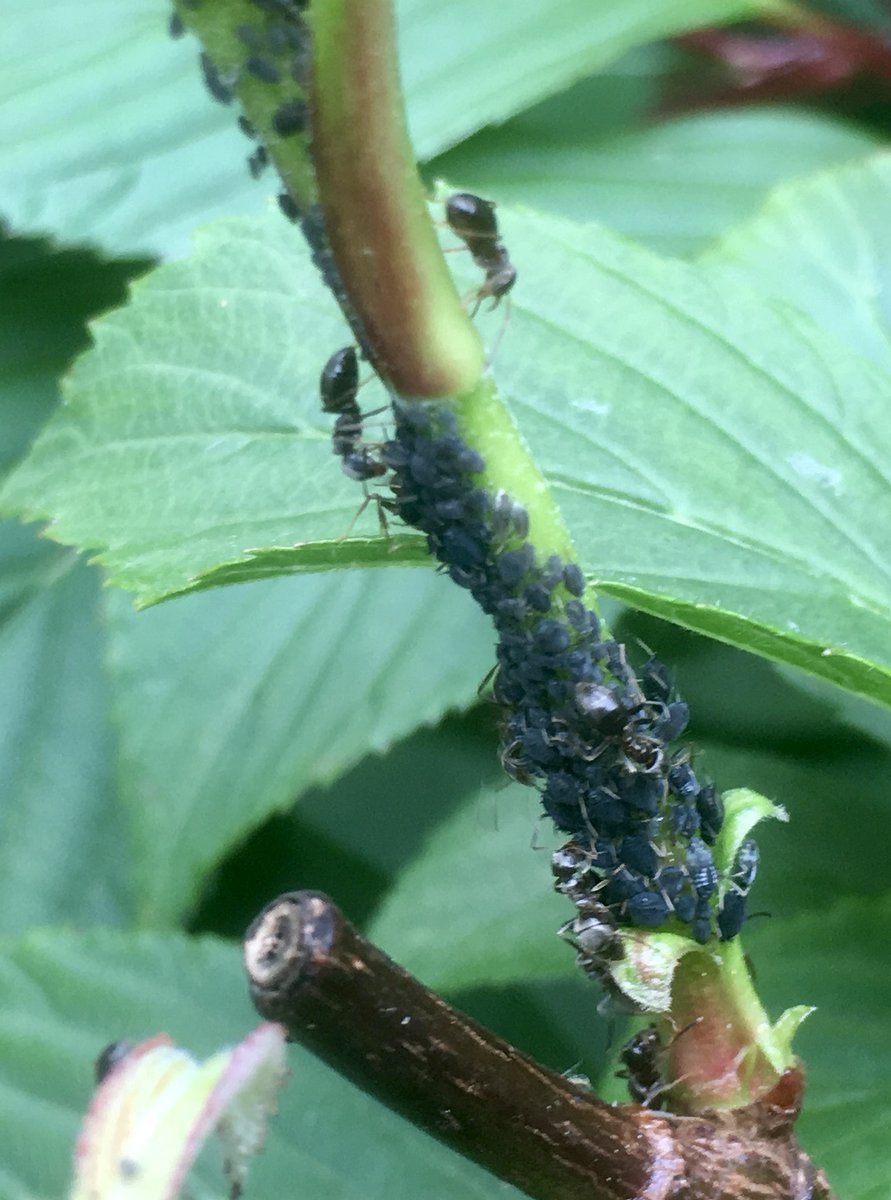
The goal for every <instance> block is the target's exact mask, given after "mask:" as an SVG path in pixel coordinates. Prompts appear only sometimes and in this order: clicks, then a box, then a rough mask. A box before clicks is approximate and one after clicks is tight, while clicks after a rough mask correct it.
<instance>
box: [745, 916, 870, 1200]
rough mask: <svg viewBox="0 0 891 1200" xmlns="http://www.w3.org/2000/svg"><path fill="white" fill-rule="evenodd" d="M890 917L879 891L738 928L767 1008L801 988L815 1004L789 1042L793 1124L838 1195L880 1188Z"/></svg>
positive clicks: (853, 1198) (860, 1195)
mask: <svg viewBox="0 0 891 1200" xmlns="http://www.w3.org/2000/svg"><path fill="white" fill-rule="evenodd" d="M889 919H891V901H889V900H887V899H886V900H885V902H884V903H881V904H879V903H876V902H875V901H871V902H869V901H860V900H844V901H840V902H837V903H835V904H834V905H833V906H832V907H831V908H830V909H829V911H827V912H825V913H821V914H818V915H807V916H804V915H803V916H801V917H799V918H797V919H792V920H787V921H782V922H781V921H776V922H772V923H771V924H770V926H762V927H761V929H760V930H758V931H757V933H753V934H751V935H747V936H746V946H747V949H748V950H749V951H750V953H751V954H752V957H753V959H754V961H755V965H756V968H757V971H758V987H759V990H760V991H761V992H762V994H763V995H764V996H765V997H766V999H767V1001H768V1002H769V1003H770V1004H771V1006H773V1007H780V1006H781V1005H783V1004H786V1003H788V1002H789V1001H790V1000H792V999H797V998H799V997H802V996H804V997H806V998H807V999H808V1001H811V1002H812V1003H813V1004H814V1005H815V1006H816V1012H815V1013H814V1015H813V1016H812V1017H810V1018H809V1019H808V1020H807V1021H806V1022H805V1024H804V1026H803V1027H802V1029H801V1031H800V1033H799V1034H798V1036H797V1038H796V1043H795V1044H796V1049H797V1050H798V1052H799V1053H800V1055H801V1057H802V1060H803V1061H804V1064H805V1067H806V1070H807V1097H806V1099H805V1105H804V1111H803V1113H802V1115H801V1118H800V1119H799V1123H798V1132H799V1134H800V1136H801V1139H802V1141H803V1143H804V1146H805V1149H807V1150H808V1151H809V1153H811V1154H812V1155H814V1157H815V1159H816V1161H817V1163H818V1164H819V1165H820V1166H822V1167H825V1169H826V1171H827V1174H828V1175H829V1180H830V1183H831V1184H832V1185H833V1186H834V1187H835V1188H836V1189H837V1193H838V1195H839V1196H844V1198H845V1200H883V1198H884V1196H885V1195H886V1194H887V1190H888V1153H887V1130H888V1122H889V1120H891V1084H889V1080H891V1048H889V1043H888V1037H887V1011H888V995H889V991H891V960H889V956H888V921H889Z"/></svg>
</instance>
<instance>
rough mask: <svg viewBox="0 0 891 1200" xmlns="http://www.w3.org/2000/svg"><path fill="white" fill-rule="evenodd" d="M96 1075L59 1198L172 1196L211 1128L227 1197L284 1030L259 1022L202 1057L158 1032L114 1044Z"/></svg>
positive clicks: (254, 1144) (272, 1100) (239, 1183)
mask: <svg viewBox="0 0 891 1200" xmlns="http://www.w3.org/2000/svg"><path fill="white" fill-rule="evenodd" d="M97 1074H99V1076H100V1081H99V1085H98V1087H97V1089H96V1092H95V1093H94V1095H93V1099H92V1102H91V1104H90V1107H89V1109H88V1111H87V1114H86V1117H85V1118H84V1123H83V1126H82V1128H81V1132H80V1135H79V1137H78V1140H77V1147H76V1150H75V1160H74V1168H75V1177H74V1182H73V1185H72V1188H71V1192H70V1194H69V1200H119V1198H121V1197H123V1196H126V1197H127V1198H128V1200H176V1197H177V1196H179V1194H180V1190H181V1188H182V1185H183V1183H184V1181H185V1178H186V1175H187V1173H188V1171H189V1168H190V1167H191V1166H192V1163H193V1162H194V1161H195V1158H196V1157H197V1155H198V1152H199V1151H200V1149H201V1147H202V1146H203V1145H204V1143H205V1141H206V1140H207V1138H208V1136H209V1135H210V1133H211V1132H212V1131H213V1130H214V1129H216V1130H217V1131H218V1132H219V1134H220V1137H221V1139H222V1141H223V1149H224V1155H225V1170H226V1176H227V1181H228V1184H229V1189H230V1195H231V1196H232V1197H233V1200H234V1198H235V1197H237V1196H239V1195H241V1193H242V1190H243V1187H244V1182H245V1177H246V1171H247V1159H248V1158H249V1157H250V1155H252V1154H255V1153H256V1152H257V1151H258V1150H260V1149H261V1148H262V1146H263V1141H264V1138H265V1133H266V1119H267V1117H268V1115H269V1114H270V1113H271V1112H274V1111H275V1106H276V1096H277V1093H278V1090H279V1088H280V1087H281V1086H282V1084H283V1083H284V1079H285V1075H286V1064H285V1031H284V1029H283V1028H282V1027H281V1026H280V1025H273V1024H264V1025H260V1026H259V1027H258V1028H257V1029H255V1030H253V1032H251V1033H249V1034H248V1035H247V1037H246V1038H245V1039H244V1040H243V1041H241V1042H239V1044H238V1045H237V1046H235V1047H234V1048H229V1049H225V1050H220V1051H218V1052H217V1053H216V1054H214V1055H212V1056H211V1057H210V1058H207V1059H205V1060H204V1061H203V1062H201V1061H199V1060H198V1059H196V1058H195V1057H194V1056H193V1055H192V1054H190V1053H189V1052H188V1051H186V1050H183V1049H181V1048H180V1047H178V1046H175V1045H174V1044H173V1042H172V1040H171V1039H170V1038H169V1037H168V1036H167V1034H159V1035H157V1036H155V1037H153V1038H149V1039H148V1040H147V1041H145V1042H142V1043H140V1044H139V1045H137V1046H133V1047H129V1046H127V1045H126V1043H122V1042H119V1043H115V1044H114V1046H112V1047H109V1048H108V1050H106V1051H103V1053H102V1055H100V1058H99V1061H98V1063H97Z"/></svg>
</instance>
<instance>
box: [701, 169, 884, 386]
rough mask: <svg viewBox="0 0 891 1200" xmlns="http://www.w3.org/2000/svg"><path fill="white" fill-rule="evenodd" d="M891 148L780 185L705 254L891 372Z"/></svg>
mask: <svg viewBox="0 0 891 1200" xmlns="http://www.w3.org/2000/svg"><path fill="white" fill-rule="evenodd" d="M889 206H891V154H888V153H887V151H885V152H881V153H877V154H873V155H871V156H869V157H868V158H866V159H865V160H863V161H861V162H857V163H852V164H850V165H848V166H845V167H838V168H836V169H835V170H831V171H824V172H821V173H820V174H819V175H816V176H814V178H812V179H806V180H799V181H797V182H794V183H788V184H784V185H782V186H781V187H778V188H777V189H776V190H775V191H774V193H773V194H772V195H771V197H770V199H769V200H768V202H767V203H766V204H765V206H764V208H763V209H762V211H761V212H760V213H759V214H758V215H757V216H756V217H754V218H753V219H752V220H751V221H747V222H746V223H745V224H743V225H741V226H740V227H739V228H738V229H735V230H733V231H732V232H731V233H728V234H727V235H726V236H725V237H724V238H722V239H721V240H720V241H719V242H718V243H717V244H716V245H715V246H714V247H713V248H712V249H711V251H710V252H709V253H708V254H707V255H706V256H705V257H704V258H703V260H702V262H703V265H704V266H706V267H707V268H708V269H709V270H710V271H711V272H712V274H713V276H714V277H715V278H716V279H719V280H722V281H726V284H727V286H732V285H733V284H734V283H739V284H742V285H744V286H745V285H747V284H755V285H756V286H757V287H758V289H759V290H760V291H762V292H766V293H767V294H769V295H772V296H776V297H778V298H779V299H781V300H783V301H785V302H787V303H790V304H793V305H794V306H795V307H796V308H798V309H800V310H801V311H802V312H806V313H808V315H809V316H811V317H813V318H814V320H815V321H817V322H818V323H819V324H821V325H822V326H823V327H824V328H826V329H830V330H832V331H833V332H834V333H836V334H837V335H838V336H839V337H842V338H844V340H845V341H846V342H847V344H848V345H849V346H851V347H853V348H854V349H856V350H859V351H860V353H861V354H863V355H865V356H866V357H867V358H871V359H873V361H875V362H876V363H878V365H879V366H881V367H883V368H884V369H885V371H889V372H891V225H889V222H888V211H889Z"/></svg>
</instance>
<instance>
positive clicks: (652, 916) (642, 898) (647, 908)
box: [627, 892, 670, 929]
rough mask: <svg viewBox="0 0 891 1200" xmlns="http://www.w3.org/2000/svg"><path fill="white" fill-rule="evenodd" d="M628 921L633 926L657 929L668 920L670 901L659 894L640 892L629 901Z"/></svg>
mask: <svg viewBox="0 0 891 1200" xmlns="http://www.w3.org/2000/svg"><path fill="white" fill-rule="evenodd" d="M627 911H628V919H629V920H630V921H631V923H632V924H633V925H644V926H648V927H649V928H651V929H655V928H656V927H658V926H659V925H663V924H664V923H665V921H666V920H667V919H668V916H669V912H670V909H669V907H668V901H667V900H666V899H665V897H664V896H660V895H659V893H658V892H638V893H637V894H636V895H635V896H631V897H630V898H629V900H628V909H627Z"/></svg>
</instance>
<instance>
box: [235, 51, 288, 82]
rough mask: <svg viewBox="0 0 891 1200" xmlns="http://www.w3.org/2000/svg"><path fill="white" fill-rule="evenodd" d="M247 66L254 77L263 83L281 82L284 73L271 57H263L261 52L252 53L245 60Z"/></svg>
mask: <svg viewBox="0 0 891 1200" xmlns="http://www.w3.org/2000/svg"><path fill="white" fill-rule="evenodd" d="M244 65H245V67H246V68H247V71H248V73H249V74H250V75H253V77H254V79H259V80H260V82H261V83H279V82H280V81H281V77H282V73H281V71H280V70H279V69H278V67H277V66H276V65H275V63H274V62H272V60H271V59H269V58H263V56H262V55H260V54H252V55H251V56H250V57H249V58H248V59H247V61H246V62H245V64H244Z"/></svg>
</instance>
